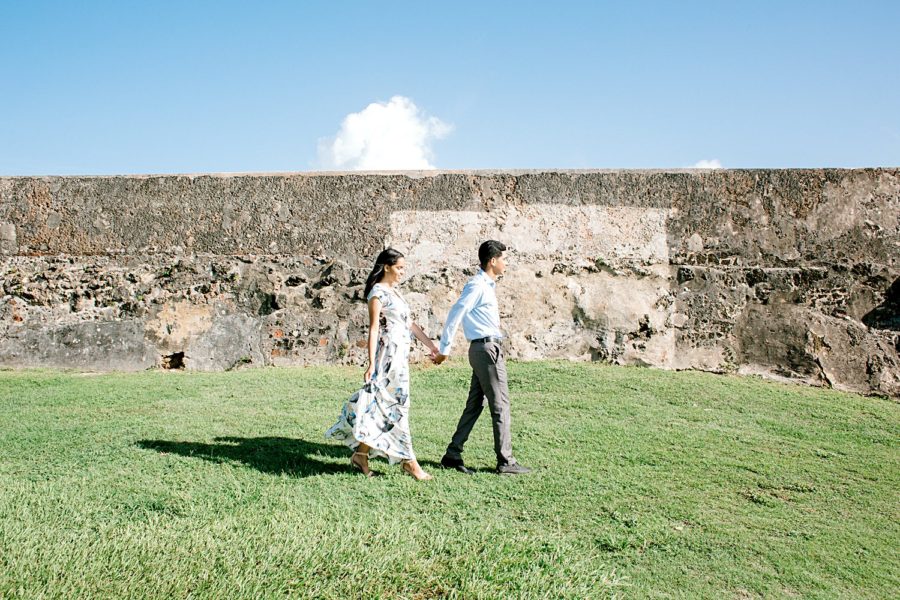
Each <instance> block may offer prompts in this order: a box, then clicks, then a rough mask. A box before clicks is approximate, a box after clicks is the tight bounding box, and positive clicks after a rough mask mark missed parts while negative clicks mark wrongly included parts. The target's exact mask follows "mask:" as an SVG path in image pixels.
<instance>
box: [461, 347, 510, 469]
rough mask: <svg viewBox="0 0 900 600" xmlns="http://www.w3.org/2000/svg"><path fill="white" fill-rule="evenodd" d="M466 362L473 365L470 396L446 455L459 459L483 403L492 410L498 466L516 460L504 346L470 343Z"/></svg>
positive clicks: (482, 407)
mask: <svg viewBox="0 0 900 600" xmlns="http://www.w3.org/2000/svg"><path fill="white" fill-rule="evenodd" d="M469 364H470V365H472V382H471V383H470V384H469V398H468V400H466V408H465V409H463V413H462V416H461V417H460V418H459V424H458V425H457V426H456V433H454V434H453V439H452V440H451V442H450V445H449V446H447V455H448V456H450V457H452V458H459V459H462V451H463V445H464V444H465V443H466V440H468V439H469V434H470V433H472V427H474V426H475V421H477V420H478V417H479V416H480V415H481V411H482V410H483V409H484V405H485V403H487V405H488V408H490V411H491V424H492V425H493V427H494V452H495V453H496V454H497V465H498V466H500V465H507V464H513V463H515V462H516V459H515V458H513V454H512V435H511V433H510V426H509V422H510V414H509V387H508V385H507V381H506V360H504V358H503V347H502V346H501V345H500V344H497V343H494V342H488V343H483V342H478V343H476V342H473V343H472V344H471V345H470V346H469Z"/></svg>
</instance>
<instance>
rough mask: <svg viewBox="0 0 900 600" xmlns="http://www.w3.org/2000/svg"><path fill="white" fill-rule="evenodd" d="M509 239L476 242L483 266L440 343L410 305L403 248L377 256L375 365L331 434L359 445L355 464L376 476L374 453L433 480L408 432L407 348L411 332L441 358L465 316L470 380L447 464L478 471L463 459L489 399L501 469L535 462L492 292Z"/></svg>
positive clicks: (371, 294) (369, 285) (371, 300)
mask: <svg viewBox="0 0 900 600" xmlns="http://www.w3.org/2000/svg"><path fill="white" fill-rule="evenodd" d="M505 251H506V246H505V245H503V244H502V243H501V242H498V241H496V240H488V241H487V242H484V243H483V244H481V246H480V247H479V248H478V261H479V263H480V264H481V270H480V271H479V272H478V274H477V275H475V276H474V277H472V278H471V279H470V280H469V281H468V283H466V286H465V288H463V292H462V295H461V296H460V298H459V300H457V301H456V304H454V305H453V308H451V309H450V313H449V314H448V315H447V321H446V323H445V324H444V331H443V334H442V335H441V340H440V347H437V346H435V345H434V342H433V341H432V340H431V339H430V338H429V337H428V336H427V335H425V332H423V331H422V328H421V327H419V326H418V325H417V324H416V323H414V322H412V320H411V318H410V310H409V305H408V304H407V303H406V301H405V300H404V299H403V296H401V295H400V292H399V291H398V289H397V286H398V283H399V282H400V280H401V279H402V278H403V271H404V268H405V261H404V258H403V255H402V254H401V253H400V252H398V251H396V250H394V249H393V248H387V249H386V250H383V251H382V252H381V254H379V255H378V258H377V259H376V261H375V266H374V267H373V268H372V272H371V273H370V274H369V277H368V278H367V279H366V287H365V296H366V300H367V302H368V305H369V343H368V348H369V364H368V367H367V368H366V372H365V375H364V376H363V381H364V385H363V387H362V388H361V389H360V390H359V391H357V392H356V393H354V394H353V395H352V396H350V398H349V399H348V400H347V402H346V403H345V404H344V406H343V408H342V410H341V415H340V417H339V418H338V421H337V423H335V424H334V425H333V426H332V427H331V429H329V430H328V431H327V432H326V434H325V436H326V437H331V438H334V439H336V440H340V441H342V442H344V443H345V444H346V445H347V446H349V447H350V448H351V449H352V450H353V455H352V456H351V457H350V464H351V465H352V466H353V467H354V468H356V469H358V470H359V471H361V472H362V473H363V474H364V475H365V476H367V477H371V476H372V475H373V473H372V471H371V470H370V469H369V458H370V457H373V456H382V457H384V458H387V459H388V461H389V462H390V463H391V464H395V463H398V462H399V463H400V464H401V465H402V468H403V470H404V471H406V472H407V473H409V474H410V475H412V476H413V477H414V478H416V479H417V480H419V481H424V480H428V479H431V475H429V474H428V473H426V472H425V471H424V470H423V469H422V467H421V466H419V463H418V461H417V460H416V455H415V454H414V453H413V449H412V437H411V436H410V432H409V349H410V344H411V342H412V336H415V337H416V339H418V340H419V341H421V342H422V343H423V344H425V346H426V347H427V348H428V349H429V350H430V351H431V356H432V361H433V362H434V363H435V364H438V365H439V364H441V363H442V362H444V361H445V360H446V359H447V356H448V355H449V353H450V346H451V344H452V342H453V337H454V335H455V334H456V330H457V329H458V328H459V325H460V323H462V326H463V333H464V334H465V336H466V339H467V340H468V341H469V344H470V345H469V364H470V365H471V366H472V381H471V383H470V384H469V397H468V400H466V407H465V409H463V413H462V416H461V417H460V418H459V424H458V425H457V426H456V432H455V433H454V434H453V438H452V440H451V441H450V444H449V445H448V446H447V451H446V452H445V454H444V456H443V458H441V466H442V467H444V468H448V469H456V470H457V471H460V472H462V473H466V474H469V475H471V474H473V473H474V471H472V470H471V469H469V468H467V467H466V466H465V463H463V459H462V452H463V445H464V444H465V443H466V440H467V439H468V438H469V433H471V431H472V427H473V426H474V425H475V421H477V420H478V417H479V415H481V411H482V409H483V408H484V405H485V403H486V404H487V405H488V408H489V409H490V412H491V423H492V425H493V429H494V452H495V453H496V455H497V473H500V474H504V475H520V474H524V473H528V472H530V469H528V468H527V467H524V466H522V465H520V464H519V463H517V462H516V459H515V458H514V457H513V454H512V441H511V435H510V411H509V388H508V386H507V381H506V361H505V360H504V357H503V346H502V341H501V338H502V334H501V333H500V311H499V308H498V306H497V295H496V293H495V291H494V288H495V285H496V280H497V277H498V276H500V275H502V274H503V271H504V270H505V269H506V262H505V257H504V254H503V253H504V252H505Z"/></svg>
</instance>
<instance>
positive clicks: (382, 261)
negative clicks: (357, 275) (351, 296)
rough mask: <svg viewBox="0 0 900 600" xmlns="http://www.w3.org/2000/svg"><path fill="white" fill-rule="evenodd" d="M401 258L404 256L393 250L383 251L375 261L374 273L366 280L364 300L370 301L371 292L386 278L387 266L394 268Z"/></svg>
mask: <svg viewBox="0 0 900 600" xmlns="http://www.w3.org/2000/svg"><path fill="white" fill-rule="evenodd" d="M401 258H403V254H401V253H400V252H399V251H397V250H394V249H393V248H385V249H384V250H382V251H381V254H379V255H378V258H376V259H375V266H374V267H372V272H371V273H369V276H368V277H367V278H366V289H365V291H364V292H363V298H366V299H368V297H369V292H371V291H372V288H373V287H375V284H376V283H378V282H379V281H381V278H382V277H384V267H385V265H390V266H392V267H393V266H394V265H396V264H397V261H398V260H400V259H401Z"/></svg>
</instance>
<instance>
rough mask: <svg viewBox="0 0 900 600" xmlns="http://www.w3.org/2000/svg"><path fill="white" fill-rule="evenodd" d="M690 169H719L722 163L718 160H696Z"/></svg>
mask: <svg viewBox="0 0 900 600" xmlns="http://www.w3.org/2000/svg"><path fill="white" fill-rule="evenodd" d="M690 168H691V169H721V168H722V163H720V162H719V159H718V158H713V159H711V160H706V159H704V160H698V161H697V162H695V163H694V164H693V165H691V167H690Z"/></svg>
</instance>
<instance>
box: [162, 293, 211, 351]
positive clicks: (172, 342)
mask: <svg viewBox="0 0 900 600" xmlns="http://www.w3.org/2000/svg"><path fill="white" fill-rule="evenodd" d="M212 325H213V315H212V309H211V307H209V306H207V305H202V304H199V305H198V304H192V303H191V302H189V301H187V300H182V301H180V302H170V303H167V304H164V305H163V306H162V307H161V308H160V310H159V312H158V313H157V314H156V316H154V317H153V318H151V319H149V320H148V321H147V324H146V333H147V335H148V336H149V337H151V338H152V339H154V340H157V342H158V344H159V345H160V347H161V348H163V349H165V350H172V351H181V352H183V351H184V349H185V348H186V347H187V345H188V344H189V343H190V341H191V340H192V339H194V338H195V337H196V336H199V335H201V334H204V333H206V332H207V331H209V329H210V328H211V327H212Z"/></svg>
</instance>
